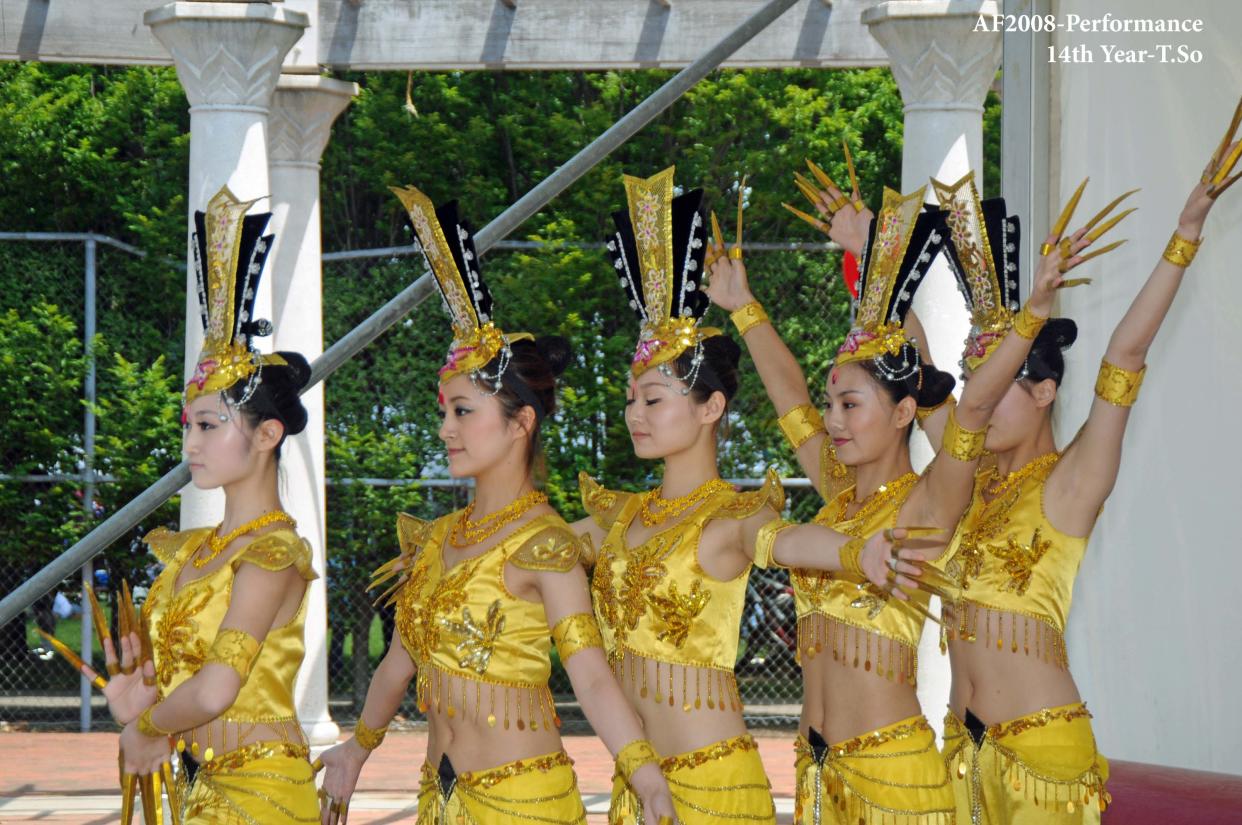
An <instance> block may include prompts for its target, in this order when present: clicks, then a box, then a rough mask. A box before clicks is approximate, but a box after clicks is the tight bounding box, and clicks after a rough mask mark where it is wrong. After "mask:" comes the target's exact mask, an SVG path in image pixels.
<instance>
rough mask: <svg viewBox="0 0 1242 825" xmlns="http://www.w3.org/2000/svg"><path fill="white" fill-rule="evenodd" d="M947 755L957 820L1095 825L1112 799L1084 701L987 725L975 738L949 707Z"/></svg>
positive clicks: (990, 824) (982, 824) (978, 824)
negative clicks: (976, 738)
mask: <svg viewBox="0 0 1242 825" xmlns="http://www.w3.org/2000/svg"><path fill="white" fill-rule="evenodd" d="M944 762H945V766H946V767H947V768H948V770H949V773H950V775H951V776H952V778H953V794H954V797H955V798H956V801H957V812H958V813H957V816H958V822H959V823H961V824H962V825H967V823H970V824H971V825H1044V824H1045V823H1058V825H1060V824H1061V823H1064V825H1098V823H1099V821H1100V813H1101V812H1102V811H1103V810H1104V809H1105V808H1106V807H1108V803H1109V802H1110V801H1111V800H1112V797H1111V796H1110V795H1109V793H1108V791H1107V790H1106V789H1105V787H1104V783H1105V782H1107V781H1108V760H1107V759H1105V758H1104V757H1103V756H1101V755H1100V753H1099V751H1097V750H1096V747H1095V735H1094V734H1093V733H1092V731H1091V714H1090V713H1088V712H1087V707H1086V705H1084V704H1082V703H1081V702H1076V703H1074V704H1072V705H1062V706H1061V707H1056V708H1048V709H1045V710H1041V711H1038V712H1036V713H1032V714H1030V715H1028V716H1022V717H1019V718H1017V719H1013V720H1011V721H1009V722H1003V723H1001V724H999V725H992V726H990V727H989V728H987V730H986V731H985V732H984V734H983V739H982V742H981V743H980V744H978V745H976V744H975V740H974V739H973V738H972V737H971V735H970V733H969V732H968V731H967V730H966V725H965V723H963V721H962V720H960V719H958V718H957V716H956V715H955V714H954V713H953V712H952V711H950V712H949V713H948V714H946V715H945V719H944Z"/></svg>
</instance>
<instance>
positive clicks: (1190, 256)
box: [1162, 232, 1203, 267]
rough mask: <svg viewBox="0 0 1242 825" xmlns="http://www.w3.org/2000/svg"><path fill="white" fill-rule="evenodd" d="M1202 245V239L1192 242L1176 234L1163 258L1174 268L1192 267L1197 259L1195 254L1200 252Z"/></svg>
mask: <svg viewBox="0 0 1242 825" xmlns="http://www.w3.org/2000/svg"><path fill="white" fill-rule="evenodd" d="M1201 243H1203V239H1202V238H1200V239H1199V240H1197V241H1192V240H1188V239H1187V238H1183V237H1182V236H1181V235H1179V234H1177V233H1176V232H1174V233H1173V237H1171V238H1169V245H1168V246H1166V247H1165V248H1164V255H1163V256H1162V257H1163V258H1164V259H1165V260H1166V261H1168V262H1169V263H1171V264H1173V266H1181V267H1187V266H1190V262H1191V261H1193V260H1194V259H1195V253H1197V252H1198V251H1199V244H1201Z"/></svg>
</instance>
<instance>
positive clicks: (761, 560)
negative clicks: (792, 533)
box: [755, 517, 795, 570]
mask: <svg viewBox="0 0 1242 825" xmlns="http://www.w3.org/2000/svg"><path fill="white" fill-rule="evenodd" d="M794 526H795V525H794V523H793V522H792V521H785V520H784V519H783V518H779V517H778V518H774V519H772V520H771V521H769V522H767V523H766V524H764V525H763V526H762V527H760V528H759V535H758V536H756V537H755V567H758V568H759V569H760V570H767V569H768V568H769V567H787V565H784V564H781V563H780V562H779V561H777V560H776V536H777V535H778V534H779V533H780V532H781V531H782V530H787V529H789V528H790V527H794Z"/></svg>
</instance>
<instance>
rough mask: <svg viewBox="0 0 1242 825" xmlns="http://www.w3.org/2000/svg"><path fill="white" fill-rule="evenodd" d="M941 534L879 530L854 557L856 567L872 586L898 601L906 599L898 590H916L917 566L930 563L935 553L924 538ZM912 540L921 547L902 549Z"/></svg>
mask: <svg viewBox="0 0 1242 825" xmlns="http://www.w3.org/2000/svg"><path fill="white" fill-rule="evenodd" d="M943 532H944V531H943V530H939V529H935V530H928V529H923V528H909V529H907V528H902V527H894V528H892V529H891V530H881V531H880V532H878V533H876V534H875V535H873V536H872V537H871V538H869V539H867V543H866V544H864V545H863V549H862V554H861V555H860V556H859V557H858V564H859V566H860V567H862V569H863V572H864V573H866V574H867V578H868V579H869V580H870V581H871V583H872V584H874V585H876V586H877V587H883V588H885V589H891V590H892V593H893V595H894V596H895V597H897V598H898V599H902V600H908V599H909V598H910V597H909V596H907V595H906V594H905V593H903V592H902V589H903V588H909V589H912V590H913V589H917V588H918V586H919V583H918V581H916V580H917V579H918V577H919V576H921V575H922V574H923V567H922V566H921V563H922V562H926V561H930V560H931V559H934V558H935V557H936V556H937V555H938V554H939V553H938V551H937V550H936V549H935V546H936V544H932V543H929V542H928V539H929V538H930V537H931V535H933V534H934V535H938V534H940V533H943ZM913 540H918V541H919V543H920V544H922V545H923V546H922V547H919V548H913V547H906V546H904V545H905V543H906V542H909V541H913ZM942 543H943V542H938V543H937V544H942Z"/></svg>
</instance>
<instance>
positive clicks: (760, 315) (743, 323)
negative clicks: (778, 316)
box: [729, 256, 768, 335]
mask: <svg viewBox="0 0 1242 825" xmlns="http://www.w3.org/2000/svg"><path fill="white" fill-rule="evenodd" d="M739 257H740V256H739ZM729 320H730V321H732V322H733V326H735V327H737V334H738V335H745V334H746V333H747V332H749V331H750V330H751V329H753V328H754V327H757V326H759V325H760V324H766V323H768V314H767V313H766V312H764V311H763V307H762V306H761V305H760V304H759V302H758V301H751V302H750V303H749V304H747V305H746V306H744V307H740V308H738V309H735V310H734V311H733V312H730V313H729Z"/></svg>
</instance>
